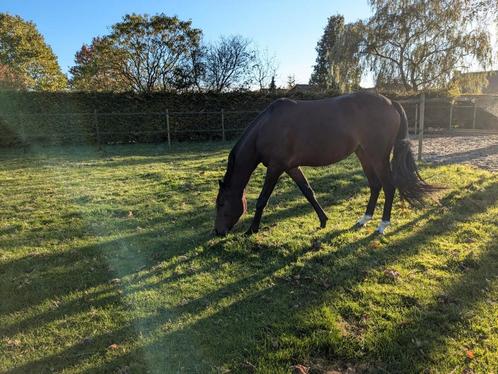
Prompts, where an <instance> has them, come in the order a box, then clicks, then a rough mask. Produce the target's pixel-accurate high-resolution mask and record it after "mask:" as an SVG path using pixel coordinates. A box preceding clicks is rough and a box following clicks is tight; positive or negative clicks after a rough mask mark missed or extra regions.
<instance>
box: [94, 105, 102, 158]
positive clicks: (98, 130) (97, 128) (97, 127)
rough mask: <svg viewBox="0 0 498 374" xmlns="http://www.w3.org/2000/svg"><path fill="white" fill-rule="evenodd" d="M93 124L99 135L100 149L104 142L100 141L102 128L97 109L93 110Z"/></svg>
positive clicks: (97, 135) (96, 133)
mask: <svg viewBox="0 0 498 374" xmlns="http://www.w3.org/2000/svg"><path fill="white" fill-rule="evenodd" d="M93 125H94V126H95V135H96V137H97V148H98V150H99V151H100V150H101V149H102V142H101V141H100V128H99V119H98V115H97V109H94V110H93Z"/></svg>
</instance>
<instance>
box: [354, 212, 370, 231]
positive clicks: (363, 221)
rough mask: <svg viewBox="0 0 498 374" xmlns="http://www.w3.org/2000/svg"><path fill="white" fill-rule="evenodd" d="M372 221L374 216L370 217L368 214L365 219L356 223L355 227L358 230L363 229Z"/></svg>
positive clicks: (364, 216) (362, 218)
mask: <svg viewBox="0 0 498 374" xmlns="http://www.w3.org/2000/svg"><path fill="white" fill-rule="evenodd" d="M371 219H372V216H370V215H368V214H365V215H363V217H361V218H360V219H359V220H358V222H356V225H355V227H356V228H358V229H359V228H362V227H364V226H366V224H367V223H368V222H369V221H370V220H371Z"/></svg>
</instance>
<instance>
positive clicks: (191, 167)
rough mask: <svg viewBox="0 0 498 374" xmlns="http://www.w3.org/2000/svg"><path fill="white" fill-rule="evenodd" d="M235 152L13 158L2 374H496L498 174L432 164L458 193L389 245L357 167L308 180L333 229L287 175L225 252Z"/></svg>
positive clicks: (399, 220) (4, 230)
mask: <svg viewBox="0 0 498 374" xmlns="http://www.w3.org/2000/svg"><path fill="white" fill-rule="evenodd" d="M228 149H229V148H228V147H227V146H223V145H221V144H219V143H218V144H197V145H183V146H177V147H175V148H174V149H173V151H168V150H167V149H165V148H164V147H162V146H139V145H133V146H113V147H108V148H107V150H106V152H105V153H99V152H97V151H95V150H94V149H92V148H64V149H63V148H54V149H50V148H45V149H38V150H33V151H32V152H30V153H28V154H26V155H25V154H23V153H22V152H20V151H3V152H2V153H1V154H0V202H1V204H0V372H7V373H45V372H47V373H48V372H64V373H93V372H106V373H107V372H109V373H121V374H126V373H143V372H151V373H177V372H181V373H209V372H213V373H228V372H249V373H250V372H260V373H286V372H290V371H292V369H291V366H293V365H304V366H306V367H310V373H321V372H326V371H327V370H329V371H332V370H337V371H339V372H345V373H350V374H351V373H360V372H379V373H415V372H426V373H462V372H465V373H493V372H494V373H497V372H498V323H497V321H498V244H497V242H498V218H497V217H498V175H497V174H491V173H489V172H485V171H482V170H479V169H475V168H471V167H468V166H461V165H453V166H441V167H429V166H426V167H423V168H422V173H423V175H424V176H425V177H426V178H428V179H429V180H430V181H431V182H434V183H439V184H443V185H445V186H447V187H448V189H447V190H445V191H443V192H441V194H440V196H439V202H437V203H436V202H435V203H434V204H432V205H431V206H429V207H428V208H426V209H424V210H412V209H410V208H408V207H406V206H404V205H403V204H401V203H400V202H399V201H396V204H395V207H394V212H393V226H392V227H391V230H390V231H389V232H388V233H387V235H386V236H385V237H382V238H379V237H376V236H374V235H373V231H374V229H375V224H373V223H372V224H371V225H370V226H367V227H366V228H363V229H361V230H352V229H350V227H351V226H352V225H353V223H354V222H355V221H356V220H357V219H358V218H359V217H360V216H361V215H362V214H363V210H364V207H365V205H366V202H367V198H368V192H367V186H366V181H365V179H364V177H363V174H362V172H361V170H360V168H359V164H358V163H357V161H356V160H355V159H353V158H351V159H348V160H346V161H344V162H341V163H340V164H338V165H334V166H332V167H328V168H319V169H311V168H306V169H305V173H306V174H307V176H308V178H309V179H310V182H311V184H312V186H313V187H314V189H315V191H316V193H317V196H318V200H319V201H320V202H321V203H322V205H323V206H324V209H325V211H326V212H327V214H328V215H329V218H330V220H329V223H328V227H327V228H326V229H323V230H319V229H317V227H318V220H317V218H316V217H315V214H314V212H313V211H312V208H311V207H310V206H309V205H308V204H307V202H306V201H305V199H304V197H302V196H301V194H300V192H299V191H298V189H297V187H295V186H294V185H293V183H292V181H291V180H290V178H288V177H283V178H282V179H281V181H280V182H279V184H278V186H277V188H276V191H275V193H274V195H273V197H272V199H271V200H270V205H269V207H268V209H267V210H266V215H264V217H263V229H262V231H261V232H260V233H259V234H257V235H254V236H252V237H250V238H246V237H244V236H242V235H240V233H241V232H243V230H244V229H245V228H247V226H248V223H249V218H250V217H248V216H246V217H245V218H244V220H243V221H242V223H241V225H240V226H239V227H238V228H237V230H236V233H234V234H231V235H229V236H227V237H226V238H213V237H212V236H211V230H212V227H213V218H214V200H215V195H216V189H217V180H218V179H219V178H220V177H221V176H222V175H223V172H224V167H225V163H226V158H227V152H228ZM262 176H263V169H262V168H258V170H257V172H256V174H255V175H254V177H253V179H252V180H251V182H250V185H249V189H248V200H249V209H250V211H252V209H253V208H254V204H255V199H256V197H257V194H258V193H259V188H260V186H261V183H262ZM377 213H378V214H377V215H376V217H375V218H376V220H375V223H377V221H378V219H380V214H379V213H380V210H378V212H377ZM424 370H425V371H424Z"/></svg>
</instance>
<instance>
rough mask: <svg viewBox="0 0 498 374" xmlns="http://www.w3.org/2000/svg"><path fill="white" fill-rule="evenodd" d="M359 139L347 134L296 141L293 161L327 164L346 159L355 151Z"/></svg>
mask: <svg viewBox="0 0 498 374" xmlns="http://www.w3.org/2000/svg"><path fill="white" fill-rule="evenodd" d="M357 146H358V144H357V141H356V140H355V139H354V138H353V137H352V136H348V135H346V134H342V136H330V137H323V138H318V139H309V138H308V141H305V142H296V144H295V147H293V148H294V156H293V157H292V159H293V163H294V164H298V165H296V166H301V165H302V166H326V165H330V164H334V163H336V162H339V161H341V160H344V159H345V158H346V157H348V156H349V155H350V154H351V153H353V152H354V151H355V150H356V148H357Z"/></svg>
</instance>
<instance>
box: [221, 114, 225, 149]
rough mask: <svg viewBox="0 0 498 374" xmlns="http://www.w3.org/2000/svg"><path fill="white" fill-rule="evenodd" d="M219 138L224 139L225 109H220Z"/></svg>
mask: <svg viewBox="0 0 498 374" xmlns="http://www.w3.org/2000/svg"><path fill="white" fill-rule="evenodd" d="M221 140H223V141H225V111H224V110H223V109H222V110H221Z"/></svg>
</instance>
